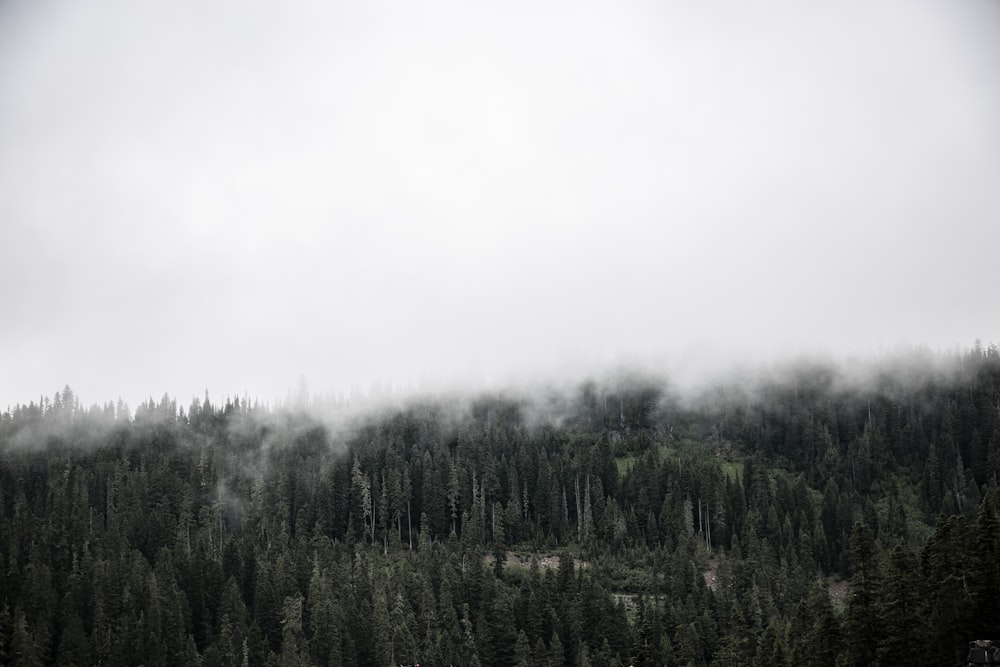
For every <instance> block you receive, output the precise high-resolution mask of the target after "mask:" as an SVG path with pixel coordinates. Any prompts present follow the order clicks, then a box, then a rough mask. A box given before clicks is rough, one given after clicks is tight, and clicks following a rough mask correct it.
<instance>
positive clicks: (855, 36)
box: [0, 0, 1000, 409]
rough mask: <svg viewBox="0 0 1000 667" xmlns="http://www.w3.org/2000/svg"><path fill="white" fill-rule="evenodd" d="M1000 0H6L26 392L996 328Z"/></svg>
mask: <svg viewBox="0 0 1000 667" xmlns="http://www.w3.org/2000/svg"><path fill="white" fill-rule="evenodd" d="M998 246H1000V5H998V3H997V2H996V1H995V0H977V1H973V0H968V1H964V0H947V1H945V0H933V1H932V0H898V1H885V2H883V1H878V0H876V1H874V2H871V1H867V0H865V1H861V0H857V1H855V0H847V1H845V2H823V3H814V2H756V1H752V0H751V1H743V0H739V1H737V0H720V1H719V2H687V1H685V2H680V1H678V2H672V1H669V0H665V1H662V2H653V1H650V2H642V1H635V2H632V1H628V0H626V1H625V2H622V1H620V0H615V1H611V0H608V1H606V2H605V1H597V2H588V1H586V0H584V1H583V2H579V1H573V2H544V1H543V2H531V3H528V2H520V1H519V0H515V1H513V2H504V3H476V2H459V1H456V2H439V1H435V0H432V1H431V2H371V3H336V2H328V1H325V0H324V1H319V0H317V1H316V2H309V1H303V0H295V1H290V2H282V3H264V2H247V1H245V0H241V1H239V2H237V1H235V0H219V1H209V2H205V1H203V0H200V1H198V2H195V1H193V0H171V1H170V2H166V1H159V2H133V1H131V0H117V1H116V0H94V1H92V2H71V1H69V0H67V1H65V2H57V1H49V0H7V1H6V2H3V3H0V284H2V285H3V289H4V299H3V307H2V310H0V318H2V319H0V409H3V407H5V406H7V405H13V404H14V403H17V402H27V401H28V400H37V399H38V397H39V396H40V395H43V394H44V395H46V396H51V395H52V394H53V393H54V392H55V391H56V390H58V389H60V388H61V387H62V386H63V385H65V384H69V385H70V386H72V387H73V388H74V390H76V392H77V394H78V395H79V396H81V398H82V399H83V400H84V402H85V403H91V402H102V401H105V400H112V399H115V398H117V397H118V396H122V397H123V398H125V399H126V400H127V401H129V402H132V403H133V405H134V403H135V402H136V401H138V400H140V399H142V398H144V397H146V396H149V395H153V396H154V397H157V398H158V397H159V396H162V395H163V393H165V392H169V393H170V394H171V395H173V396H176V397H177V398H178V400H179V402H180V403H181V404H186V401H187V400H189V398H190V397H191V396H193V395H201V394H202V393H203V392H204V391H205V389H206V388H207V389H209V390H210V391H211V393H212V395H213V397H219V396H223V395H226V394H234V395H243V394H244V393H246V394H249V395H250V396H257V397H260V398H261V399H264V400H270V399H271V398H273V397H280V396H283V395H284V394H286V393H287V392H288V391H289V390H290V389H291V390H293V391H294V390H296V388H298V387H299V385H300V384H301V383H302V382H306V383H308V388H309V389H310V390H311V391H313V392H340V391H344V390H345V389H348V388H350V387H362V388H364V389H367V388H368V386H370V384H371V383H373V382H384V383H391V384H392V385H393V386H395V387H397V388H406V387H415V386H420V387H425V388H426V387H428V386H440V385H447V384H452V383H480V384H486V385H489V384H492V383H498V382H506V381H509V380H512V379H518V378H523V377H529V376H530V377H538V376H545V375H560V374H565V373H567V372H571V373H580V372H584V371H587V370H591V369H595V368H601V367H605V366H608V365H611V364H617V363H620V362H626V363H632V364H636V363H642V364H647V365H650V366H658V367H669V368H677V369H680V372H682V373H688V374H690V375H697V374H698V373H699V372H700V370H701V369H703V368H705V369H707V368H709V367H710V366H718V365H719V364H720V363H723V362H729V361H732V360H734V359H736V358H744V359H768V358H774V357H781V356H783V355H798V354H801V353H828V354H833V355H835V356H842V355H851V354H857V353H860V354H870V353H877V352H878V351H879V350H884V349H888V348H893V347H896V346H900V345H902V346H908V345H918V344H923V345H927V346H929V347H931V348H932V349H944V348H949V347H951V346H955V345H961V346H967V345H970V344H971V343H972V342H973V340H975V339H976V338H981V339H983V340H984V341H996V340H998V339H1000V298H998V288H1000V262H998V259H997V258H998Z"/></svg>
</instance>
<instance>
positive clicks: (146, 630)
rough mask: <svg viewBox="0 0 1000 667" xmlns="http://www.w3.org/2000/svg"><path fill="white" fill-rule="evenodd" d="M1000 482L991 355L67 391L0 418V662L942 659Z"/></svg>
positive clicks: (960, 653)
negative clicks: (188, 392)
mask: <svg viewBox="0 0 1000 667" xmlns="http://www.w3.org/2000/svg"><path fill="white" fill-rule="evenodd" d="M355 407H356V406H355ZM998 473H1000V354H998V351H997V348H996V347H995V346H990V347H989V348H988V349H983V348H981V347H979V346H976V347H975V348H973V349H972V350H968V351H965V352H962V353H954V354H950V355H939V354H930V353H925V354H914V355H911V356H909V357H906V358H902V357H893V358H887V359H885V360H883V361H882V362H869V363H864V364H861V363H859V364H855V365H852V366H840V367H836V366H833V365H829V364H824V363H815V362H802V363H798V364H788V365H785V366H782V367H779V368H772V369H769V370H768V371H767V372H763V371H758V372H754V373H747V374H745V375H743V376H741V377H739V378H736V377H735V376H734V378H730V379H729V380H726V381H721V382H718V383H715V384H712V385H711V386H706V387H703V388H701V389H700V390H698V391H697V392H693V391H689V392H681V391H679V390H677V389H675V388H673V387H672V386H671V385H670V383H668V382H664V381H661V380H658V379H656V378H652V377H649V376H644V375H641V374H622V375H620V376H616V377H614V378H605V379H603V380H593V381H587V382H583V383H580V384H579V385H577V386H575V387H572V388H571V389H569V390H559V391H556V390H536V391H531V392H528V391H521V392H518V391H507V392H494V393H484V394H481V395H477V396H460V395H454V396H437V397H426V398H422V399H416V398H413V399H408V400H405V401H399V402H397V403H395V404H391V405H389V404H387V405H383V406H381V407H380V408H379V409H369V410H358V409H354V408H352V406H350V405H346V404H343V403H335V404H328V403H318V402H312V403H310V402H300V403H298V404H296V405H290V406H287V407H284V408H280V409H273V408H267V407H262V406H260V405H259V404H255V403H252V402H251V401H248V400H246V399H245V398H244V399H242V400H240V399H228V400H226V401H225V402H224V403H222V404H213V403H212V402H210V400H209V398H208V397H207V396H206V397H205V398H204V399H203V400H195V401H193V402H192V403H191V404H190V406H189V407H187V408H184V407H180V408H178V406H177V404H176V402H175V400H174V399H172V398H170V397H169V396H165V397H164V398H163V399H162V400H160V401H154V400H152V399H151V400H149V401H147V402H145V403H143V404H142V405H140V406H138V407H137V408H136V409H135V412H134V414H133V413H132V412H131V411H130V410H129V408H128V406H126V405H124V404H123V403H121V402H118V403H115V404H111V403H108V404H105V405H96V406H92V407H89V408H86V407H84V406H83V405H81V402H80V400H79V398H78V397H77V396H75V395H74V393H73V392H72V390H71V389H70V388H68V387H67V388H65V389H64V390H63V391H61V392H59V393H57V394H55V395H54V396H53V397H52V398H43V399H41V400H40V401H38V402H31V403H28V404H27V405H18V406H15V407H13V408H10V409H8V410H7V411H6V412H4V413H2V414H0V664H23V665H32V664H49V663H52V664H64V665H72V664H75V665H89V664H106V665H119V664H120V665H126V664H137V663H143V664H146V665H154V664H162V665H169V664H204V665H244V664H246V665H266V664H274V665H286V664H287V665H299V664H301V665H341V664H344V665H397V664H400V663H412V662H420V663H421V664H423V665H431V666H432V665H483V666H486V665H519V666H522V667H523V666H531V667H536V666H537V667H542V666H552V667H564V666H569V665H574V666H576V665H595V666H596V665H630V664H631V665H654V664H671V665H673V664H676V665H708V664H712V665H779V666H780V665H789V666H790V665H835V664H836V665H877V664H890V663H896V662H897V661H898V656H900V655H905V656H906V661H907V662H908V663H913V664H919V665H928V666H930V665H935V666H937V665H947V664H960V663H962V661H963V659H964V657H965V652H966V650H967V647H968V642H969V641H970V640H971V639H976V638H980V637H990V636H992V637H1000V492H998V490H997V482H998Z"/></svg>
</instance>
